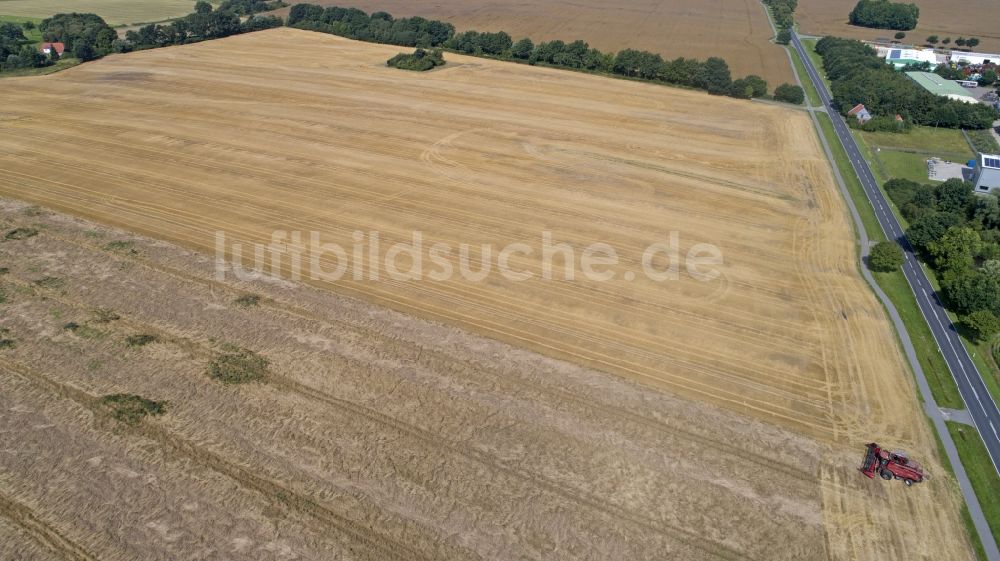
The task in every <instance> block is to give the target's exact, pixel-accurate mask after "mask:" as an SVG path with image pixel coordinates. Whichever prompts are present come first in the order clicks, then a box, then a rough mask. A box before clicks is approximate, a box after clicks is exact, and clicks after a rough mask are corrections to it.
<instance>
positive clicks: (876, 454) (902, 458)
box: [861, 442, 930, 487]
mask: <svg viewBox="0 0 1000 561" xmlns="http://www.w3.org/2000/svg"><path fill="white" fill-rule="evenodd" d="M861 473H863V474H865V475H867V476H868V478H869V479H874V478H875V474H878V475H879V477H881V478H882V479H885V480H887V481H888V480H891V479H902V480H903V483H906V486H907V487H909V486H910V485H913V484H914V483H920V482H921V481H923V480H925V479H929V478H930V477H929V476H927V475H925V474H924V470H923V469H921V468H920V465H919V464H917V463H916V462H914V461H913V460H911V459H909V458H907V457H906V454H904V453H902V452H890V451H888V450H886V449H884V448H882V447H880V446H879V445H878V444H875V443H874V442H872V443H871V444H869V445H868V452H867V453H866V454H865V461H864V463H863V464H861Z"/></svg>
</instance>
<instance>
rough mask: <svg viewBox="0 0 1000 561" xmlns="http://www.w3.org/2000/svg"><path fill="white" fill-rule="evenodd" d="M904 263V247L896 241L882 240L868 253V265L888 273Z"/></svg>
mask: <svg viewBox="0 0 1000 561" xmlns="http://www.w3.org/2000/svg"><path fill="white" fill-rule="evenodd" d="M902 265H903V249H902V248H901V247H899V244H897V243H896V242H890V241H881V242H878V243H877V244H875V247H873V248H872V251H871V253H870V254H869V255H868V267H869V268H870V269H871V270H873V271H878V272H880V273H888V272H891V271H895V270H897V269H899V268H900V267H901V266H902Z"/></svg>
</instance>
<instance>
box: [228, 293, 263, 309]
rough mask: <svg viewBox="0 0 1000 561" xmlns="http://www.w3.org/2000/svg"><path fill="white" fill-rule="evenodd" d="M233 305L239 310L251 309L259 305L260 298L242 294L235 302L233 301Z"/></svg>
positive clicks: (254, 295)
mask: <svg viewBox="0 0 1000 561" xmlns="http://www.w3.org/2000/svg"><path fill="white" fill-rule="evenodd" d="M233 304H236V305H237V306H238V307H240V308H253V307H254V306H258V305H260V296H257V295H256V294H244V295H243V296H240V297H239V298H237V299H236V300H233Z"/></svg>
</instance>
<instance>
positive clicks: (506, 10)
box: [275, 0, 795, 90]
mask: <svg viewBox="0 0 1000 561" xmlns="http://www.w3.org/2000/svg"><path fill="white" fill-rule="evenodd" d="M296 3H298V2H291V4H293V5H294V4H296ZM311 3H313V4H320V5H325V6H342V7H345V8H347V7H351V8H360V9H362V10H365V11H367V12H369V13H371V12H376V11H380V10H381V11H386V12H389V13H390V14H392V15H393V16H395V17H411V16H421V17H425V18H431V19H441V20H444V21H447V22H449V23H451V24H453V25H455V27H456V29H457V30H458V31H466V30H469V29H475V30H477V31H506V32H507V33H510V34H511V35H512V36H513V37H514V40H515V41H517V40H518V39H519V38H521V37H530V38H531V39H532V40H533V41H535V42H536V43H537V42H539V41H551V40H554V39H561V40H563V41H574V40H576V39H582V40H584V41H586V42H588V43H590V46H592V47H596V48H598V49H601V50H603V51H610V52H615V51H619V50H621V49H627V48H631V49H644V50H648V51H652V52H655V53H660V54H661V55H663V56H664V57H665V58H671V59H672V58H677V57H679V56H684V57H691V58H698V59H702V60H704V59H706V58H708V57H710V56H718V57H722V58H724V59H726V62H728V63H729V67H730V69H732V71H733V74H734V77H737V76H739V77H743V76H745V75H747V74H757V75H759V76H761V77H763V78H764V79H765V80H767V81H768V83H769V84H770V88H771V89H772V90H773V89H774V87H775V86H777V85H778V84H781V83H782V82H789V83H794V82H795V78H794V76H793V75H792V71H791V67H790V66H789V64H788V56H787V55H786V54H785V52H784V49H783V48H782V47H781V46H780V45H776V44H774V43H772V42H771V39H772V37H773V36H774V31H773V30H772V29H771V26H770V24H769V23H768V21H767V15H766V14H765V12H764V7H763V6H762V5H761V4H760V2H756V1H754V0H721V1H719V2H714V3H706V2H699V1H698V0H674V1H672V2H661V1H657V0H621V1H619V2H613V3H612V2H602V1H600V0H574V1H572V2H551V1H546V2H516V1H512V0H500V1H497V0H447V1H444V2H442V1H440V0H320V1H313V2H311ZM290 9H291V8H283V9H281V10H277V11H276V12H275V13H277V14H280V15H287V13H288V11H289V10H290Z"/></svg>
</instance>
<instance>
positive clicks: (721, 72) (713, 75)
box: [697, 57, 733, 95]
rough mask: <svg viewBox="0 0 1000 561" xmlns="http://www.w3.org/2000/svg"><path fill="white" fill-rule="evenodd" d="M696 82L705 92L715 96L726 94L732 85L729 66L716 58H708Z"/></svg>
mask: <svg viewBox="0 0 1000 561" xmlns="http://www.w3.org/2000/svg"><path fill="white" fill-rule="evenodd" d="M697 80H698V83H699V84H700V85H701V87H702V88H704V89H705V91H707V92H708V93H710V94H715V95H722V94H725V93H728V92H729V88H730V87H731V86H732V83H733V78H732V75H731V74H730V73H729V65H728V64H726V61H724V60H722V59H721V58H718V57H710V58H709V59H708V60H706V61H705V64H704V65H703V66H702V67H701V72H699V73H698V78H697Z"/></svg>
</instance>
